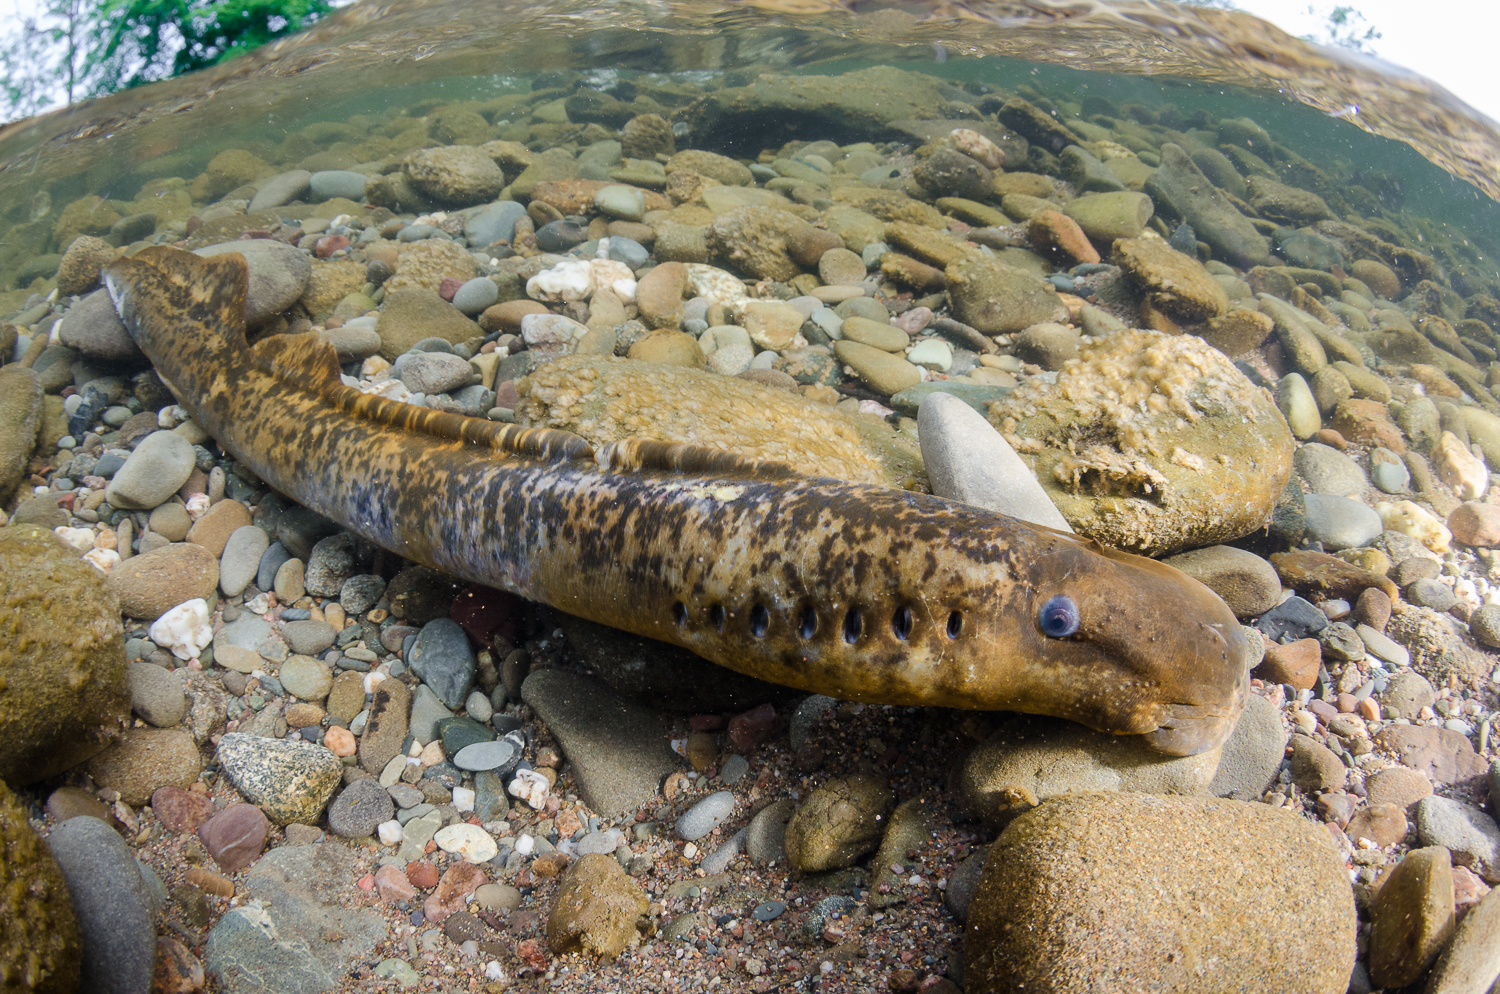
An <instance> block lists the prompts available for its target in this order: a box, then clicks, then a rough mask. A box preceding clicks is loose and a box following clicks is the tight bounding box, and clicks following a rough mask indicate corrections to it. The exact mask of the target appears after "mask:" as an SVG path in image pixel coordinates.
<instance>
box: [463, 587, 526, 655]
mask: <svg viewBox="0 0 1500 994" xmlns="http://www.w3.org/2000/svg"><path fill="white" fill-rule="evenodd" d="M524 610H526V602H525V601H523V600H522V599H521V598H519V597H517V596H516V595H515V594H507V593H506V592H505V591H503V590H493V589H491V588H489V587H481V586H479V585H478V584H475V585H474V586H472V587H468V588H465V589H464V590H463V591H462V592H460V593H459V595H458V596H457V597H455V598H454V599H453V607H452V609H451V610H450V611H449V617H451V618H452V619H453V621H454V622H455V623H456V624H457V625H458V627H460V628H462V629H463V630H464V632H465V633H466V634H467V635H468V636H469V638H471V639H473V640H474V641H475V642H476V643H478V644H479V645H480V646H483V647H486V648H488V647H490V646H493V645H494V644H495V641H496V639H504V640H505V641H506V642H507V643H512V642H514V641H515V640H516V616H517V615H518V614H520V613H521V612H522V611H524ZM506 651H509V650H508V649H507V650H506Z"/></svg>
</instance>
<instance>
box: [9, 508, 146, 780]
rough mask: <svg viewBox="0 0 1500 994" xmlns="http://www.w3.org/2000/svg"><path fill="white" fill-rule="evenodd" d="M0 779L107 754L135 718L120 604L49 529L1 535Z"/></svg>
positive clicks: (19, 528)
mask: <svg viewBox="0 0 1500 994" xmlns="http://www.w3.org/2000/svg"><path fill="white" fill-rule="evenodd" d="M0 634H3V638H0V779H4V780H6V781H9V782H10V783H13V784H18V785H19V784H29V783H35V782H36V781H38V780H42V779H45V778H46V777H50V776H53V775H55V774H58V773H61V772H62V771H63V770H66V769H68V768H69V767H71V766H75V765H77V764H78V763H81V762H83V761H84V760H86V759H88V758H90V757H91V756H93V755H95V754H96V753H98V752H99V751H100V750H101V749H103V748H104V747H105V746H107V745H108V744H109V742H110V739H111V738H112V736H113V735H114V733H115V732H116V730H117V729H119V728H120V727H121V725H122V724H124V723H125V722H126V721H127V720H128V718H129V717H130V689H129V684H128V682H127V680H126V673H125V637H124V630H123V629H122V628H121V626H120V606H119V602H118V601H117V600H116V598H115V595H114V594H113V593H111V592H110V589H109V587H108V585H106V584H105V582H104V577H103V575H101V574H100V573H99V571H98V570H96V569H94V567H92V566H90V565H89V564H88V563H86V562H84V561H83V560H82V559H80V558H78V554H77V553H76V552H74V551H73V550H71V549H68V548H66V547H65V546H64V545H63V544H62V542H60V541H58V539H57V538H56V537H55V536H54V535H52V534H51V533H50V532H48V531H47V530H46V529H44V528H39V527H37V526H35V525H12V526H10V527H9V528H5V529H0Z"/></svg>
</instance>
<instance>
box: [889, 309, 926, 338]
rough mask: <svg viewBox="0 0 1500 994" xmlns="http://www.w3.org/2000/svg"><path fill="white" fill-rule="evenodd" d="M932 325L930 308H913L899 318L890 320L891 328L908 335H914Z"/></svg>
mask: <svg viewBox="0 0 1500 994" xmlns="http://www.w3.org/2000/svg"><path fill="white" fill-rule="evenodd" d="M929 324H932V308H930V307H913V308H912V309H911V310H909V311H907V312H906V313H905V314H902V315H901V316H900V317H896V318H891V327H893V328H900V329H901V330H902V331H904V332H906V333H907V334H908V335H916V334H919V333H921V332H922V330H923V329H925V328H926V327H927V326H928V325H929Z"/></svg>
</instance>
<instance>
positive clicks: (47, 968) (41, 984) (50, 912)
mask: <svg viewBox="0 0 1500 994" xmlns="http://www.w3.org/2000/svg"><path fill="white" fill-rule="evenodd" d="M0 852H3V853H4V854H5V858H4V859H0V991H21V992H27V994H73V992H74V991H76V990H78V966H79V963H80V962H81V960H82V956H83V940H82V938H81V937H80V936H79V933H78V919H77V918H75V917H74V915H73V902H72V900H71V899H70V898H69V897H68V887H67V884H66V882H65V881H64V880H63V875H62V871H61V870H60V869H58V867H57V861H56V860H55V859H53V858H52V853H51V852H50V851H49V850H48V849H47V845H46V843H44V842H43V841H42V840H41V837H40V836H38V835H37V834H36V832H35V831H34V830H32V827H31V825H30V823H29V822H28V821H27V820H26V809H25V808H24V807H22V806H21V804H20V802H18V801H17V800H16V797H15V795H13V794H12V793H11V792H10V790H9V789H8V788H7V787H6V786H5V784H4V783H3V782H0Z"/></svg>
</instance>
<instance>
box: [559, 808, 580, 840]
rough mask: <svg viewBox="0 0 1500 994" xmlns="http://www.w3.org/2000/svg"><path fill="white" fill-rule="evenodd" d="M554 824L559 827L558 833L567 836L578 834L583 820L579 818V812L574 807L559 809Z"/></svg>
mask: <svg viewBox="0 0 1500 994" xmlns="http://www.w3.org/2000/svg"><path fill="white" fill-rule="evenodd" d="M553 824H554V825H555V826H556V827H557V834H558V835H561V836H563V837H565V838H566V837H569V836H572V835H574V834H576V833H577V831H578V830H579V829H580V828H582V827H583V822H581V821H580V820H579V819H578V813H577V812H576V811H574V810H573V809H572V808H569V809H568V810H566V811H559V812H558V813H557V817H556V818H555V819H553Z"/></svg>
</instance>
